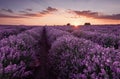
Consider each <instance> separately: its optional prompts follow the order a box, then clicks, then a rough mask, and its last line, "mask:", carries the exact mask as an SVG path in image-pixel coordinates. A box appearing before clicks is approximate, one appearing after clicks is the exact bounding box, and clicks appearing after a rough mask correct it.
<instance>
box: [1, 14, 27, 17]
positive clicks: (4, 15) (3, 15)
mask: <svg viewBox="0 0 120 79" xmlns="http://www.w3.org/2000/svg"><path fill="white" fill-rule="evenodd" d="M0 18H26V17H24V16H18V15H7V14H2V13H0Z"/></svg>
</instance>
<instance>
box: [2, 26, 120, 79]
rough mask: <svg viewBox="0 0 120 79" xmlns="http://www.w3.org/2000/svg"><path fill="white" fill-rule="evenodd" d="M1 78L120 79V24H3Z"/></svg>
mask: <svg viewBox="0 0 120 79" xmlns="http://www.w3.org/2000/svg"><path fill="white" fill-rule="evenodd" d="M0 79H120V25H86V26H78V27H74V26H36V27H35V26H34V27H33V26H3V25H0Z"/></svg>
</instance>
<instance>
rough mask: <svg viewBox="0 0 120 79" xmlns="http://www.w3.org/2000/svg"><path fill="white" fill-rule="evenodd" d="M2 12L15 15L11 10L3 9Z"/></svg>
mask: <svg viewBox="0 0 120 79" xmlns="http://www.w3.org/2000/svg"><path fill="white" fill-rule="evenodd" d="M0 11H2V12H8V13H14V12H13V10H11V9H1V10H0Z"/></svg>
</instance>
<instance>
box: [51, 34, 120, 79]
mask: <svg viewBox="0 0 120 79" xmlns="http://www.w3.org/2000/svg"><path fill="white" fill-rule="evenodd" d="M119 55H120V52H117V51H115V50H114V49H110V48H107V49H106V48H103V47H101V46H99V45H97V44H95V43H93V42H91V41H88V40H85V39H78V38H76V37H73V36H69V35H65V36H62V37H59V38H58V39H57V40H56V41H55V42H54V43H53V44H52V47H51V49H50V53H49V59H50V63H51V65H50V66H51V68H52V69H53V71H54V74H55V75H57V76H58V79H89V78H91V79H110V78H112V79H113V78H114V79H119V78H120V61H119V60H120V57H119Z"/></svg>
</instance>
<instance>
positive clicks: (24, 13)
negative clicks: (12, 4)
mask: <svg viewBox="0 0 120 79" xmlns="http://www.w3.org/2000/svg"><path fill="white" fill-rule="evenodd" d="M2 11H4V12H9V13H13V11H12V10H10V9H2ZM32 11H33V10H32V9H25V10H24V11H19V14H15V13H13V14H11V15H9V14H6V13H3V12H0V18H28V17H43V16H45V15H47V14H51V13H52V12H55V11H58V10H57V9H56V8H52V7H47V8H46V9H45V10H42V11H41V12H35V13H33V12H32Z"/></svg>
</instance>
